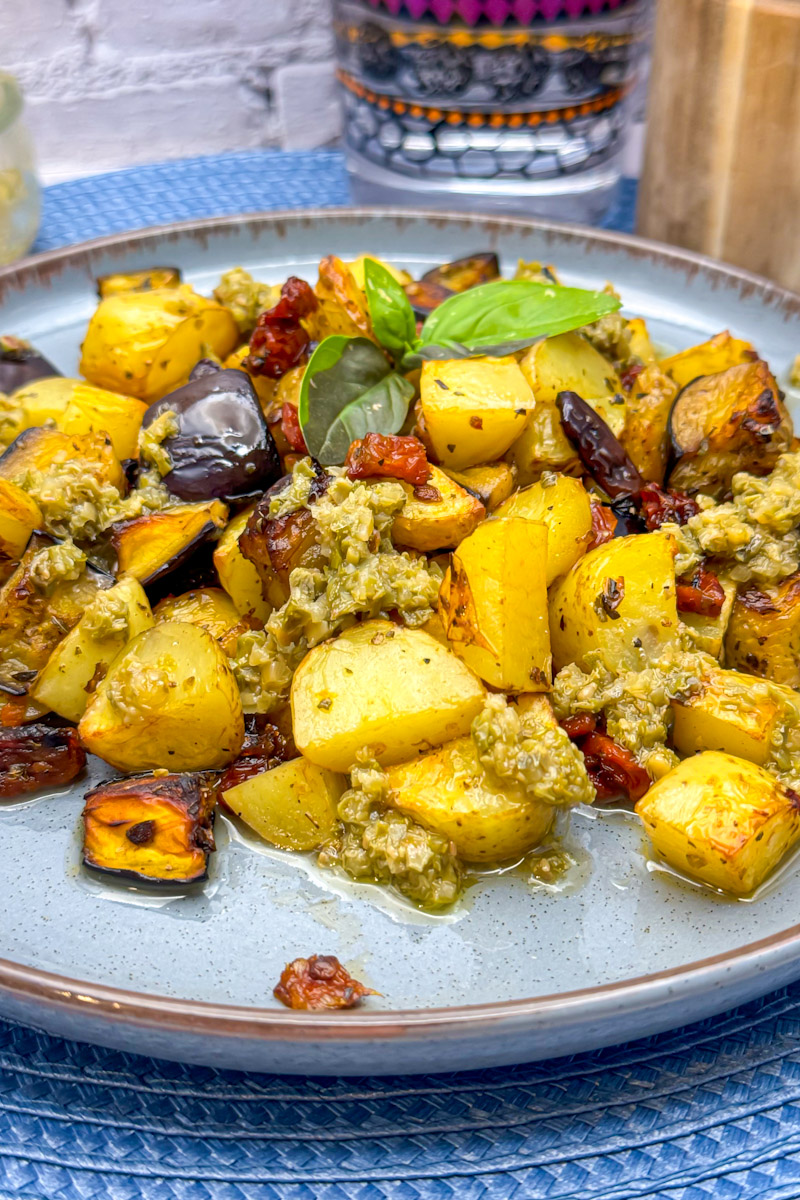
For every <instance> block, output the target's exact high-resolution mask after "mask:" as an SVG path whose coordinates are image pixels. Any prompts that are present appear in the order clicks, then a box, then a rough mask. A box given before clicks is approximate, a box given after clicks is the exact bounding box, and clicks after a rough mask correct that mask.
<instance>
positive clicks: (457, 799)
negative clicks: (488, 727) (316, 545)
mask: <svg viewBox="0 0 800 1200" xmlns="http://www.w3.org/2000/svg"><path fill="white" fill-rule="evenodd" d="M388 778H389V787H390V789H391V790H390V792H389V800H390V803H391V804H392V805H393V806H394V807H395V808H398V809H400V811H401V812H404V813H407V814H408V815H409V816H411V817H414V818H415V820H417V821H419V822H420V823H421V824H422V825H424V826H426V827H427V828H428V829H432V830H433V832H434V833H439V834H441V835H442V836H443V837H446V838H449V839H450V840H451V841H452V843H453V845H454V846H455V848H456V853H457V854H458V856H459V858H463V859H465V860H466V861H467V862H502V861H503V860H504V859H511V858H519V857H521V855H523V854H527V852H528V851H529V850H532V849H533V848H534V846H538V845H539V843H540V842H541V841H542V840H543V839H544V837H545V836H546V834H547V832H548V830H549V829H550V826H551V824H552V822H553V809H552V807H551V806H550V805H548V804H542V803H541V802H540V801H537V800H532V799H531V798H530V797H529V796H528V795H527V794H526V793H525V791H524V790H523V788H521V787H519V786H518V785H515V784H513V783H509V782H507V781H503V783H502V784H501V783H500V781H499V780H498V779H497V778H496V777H495V776H493V775H490V774H489V773H488V772H486V771H485V770H484V768H483V766H482V765H481V763H480V761H479V759H478V753H477V750H476V749H475V743H474V742H473V740H472V738H471V737H469V736H467V737H460V738H456V740H455V741H452V742H447V743H446V745H444V746H440V747H439V748H438V749H437V750H431V751H429V752H428V753H427V754H423V755H421V756H420V757H419V758H416V759H412V761H411V762H405V763H399V764H398V765H397V766H393V767H389V769H388Z"/></svg>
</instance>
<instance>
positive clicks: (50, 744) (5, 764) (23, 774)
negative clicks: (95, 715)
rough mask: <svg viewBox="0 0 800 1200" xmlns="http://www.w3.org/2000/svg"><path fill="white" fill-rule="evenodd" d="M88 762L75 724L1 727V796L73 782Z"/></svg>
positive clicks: (11, 796) (22, 793)
mask: <svg viewBox="0 0 800 1200" xmlns="http://www.w3.org/2000/svg"><path fill="white" fill-rule="evenodd" d="M85 765H86V751H85V750H84V749H83V746H82V745H81V744H80V741H79V739H78V734H77V733H76V731H75V730H74V729H72V728H63V729H60V728H57V727H54V726H50V725H21V726H19V727H17V728H15V729H0V799H3V800H10V799H13V798H14V797H16V796H22V795H25V794H26V793H28V792H37V791H39V790H40V789H42V788H47V787H59V786H60V785H61V784H64V783H70V782H71V781H72V780H73V779H74V778H75V777H76V775H79V774H80V773H81V771H82V770H83V768H84V766H85Z"/></svg>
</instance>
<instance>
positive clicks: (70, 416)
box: [56, 380, 147, 460]
mask: <svg viewBox="0 0 800 1200" xmlns="http://www.w3.org/2000/svg"><path fill="white" fill-rule="evenodd" d="M146 412H147V405H146V404H145V403H144V402H143V401H142V400H136V399H134V398H133V397H132V396H121V395H120V394H119V393H118V392H108V391H106V390H105V389H104V388H97V387H92V386H91V384H88V383H83V382H82V381H80V380H75V382H74V384H73V388H72V392H71V394H70V398H69V403H68V404H67V406H66V408H65V409H64V411H63V413H62V414H61V415H60V416H59V417H56V424H57V426H58V428H59V429H61V430H63V431H64V433H79V434H87V433H93V434H98V433H102V434H106V435H107V436H108V437H109V438H110V439H111V445H112V447H113V448H114V453H115V454H116V456H117V458H118V459H120V460H122V459H125V458H136V455H137V452H138V444H139V430H140V429H141V427H142V418H143V416H144V414H145V413H146Z"/></svg>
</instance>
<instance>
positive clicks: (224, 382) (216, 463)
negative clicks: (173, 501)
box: [143, 369, 281, 501]
mask: <svg viewBox="0 0 800 1200" xmlns="http://www.w3.org/2000/svg"><path fill="white" fill-rule="evenodd" d="M166 412H172V413H174V414H175V416H176V417H177V421H178V431H177V433H174V434H172V435H171V436H170V437H167V438H165V440H164V442H163V446H164V449H165V450H166V452H167V454H168V455H169V457H170V461H171V464H172V469H171V470H170V471H169V472H168V473H167V474H166V475H165V476H164V483H165V485H166V486H167V487H168V488H169V490H170V492H172V493H173V494H174V495H176V496H179V497H180V499H181V500H187V501H192V500H195V501H197V500H210V499H218V500H220V499H221V500H234V499H239V500H241V499H244V498H246V497H255V496H256V495H260V494H261V493H262V492H263V491H264V489H265V488H266V487H267V486H268V485H269V484H271V483H274V481H275V480H276V479H277V478H278V477H279V476H280V474H281V463H280V458H279V457H278V451H277V449H276V447H275V442H274V441H273V439H272V434H271V433H270V431H269V429H268V428H267V422H266V420H265V419H264V414H263V413H262V411H261V406H260V405H259V402H258V398H257V396H256V393H255V391H254V389H253V385H252V383H251V382H250V376H249V375H248V374H247V373H246V372H245V371H230V370H226V369H216V370H215V369H212V370H209V371H207V372H204V373H203V374H201V375H199V376H198V377H195V378H192V379H190V380H189V382H188V383H187V384H185V385H184V386H183V387H181V388H178V390H177V391H174V392H169V393H168V394H167V395H166V396H164V397H162V399H161V400H157V401H156V402H155V404H151V405H150V407H149V408H148V409H147V411H146V413H145V414H144V420H143V425H144V428H145V429H147V428H148V427H149V426H150V425H151V424H152V423H153V421H155V420H157V419H158V418H159V417H160V416H162V415H163V414H164V413H166Z"/></svg>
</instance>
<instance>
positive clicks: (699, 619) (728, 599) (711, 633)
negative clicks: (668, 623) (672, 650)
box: [680, 575, 736, 665]
mask: <svg viewBox="0 0 800 1200" xmlns="http://www.w3.org/2000/svg"><path fill="white" fill-rule="evenodd" d="M719 582H720V586H721V587H722V590H723V592H724V593H725V599H724V601H723V603H722V608H721V610H720V612H719V613H718V615H717V616H716V617H709V616H704V615H703V614H702V613H691V612H682V613H681V614H680V617H681V620H682V621H683V623H684V625H688V626H689V628H690V629H691V631H692V635H693V641H694V644H695V646H696V647H697V649H698V650H702V651H703V652H704V653H705V654H711V655H713V657H714V658H719V659H721V658H722V649H723V644H724V641H725V632H726V630H727V628H728V623H729V621H730V619H731V613H732V612H733V603H734V601H735V599H736V584H735V583H734V581H733V580H732V579H729V578H728V577H727V576H724V575H723V576H720V577H719ZM726 665H728V664H727V663H726Z"/></svg>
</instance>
